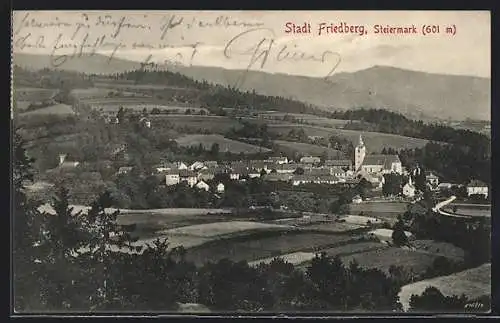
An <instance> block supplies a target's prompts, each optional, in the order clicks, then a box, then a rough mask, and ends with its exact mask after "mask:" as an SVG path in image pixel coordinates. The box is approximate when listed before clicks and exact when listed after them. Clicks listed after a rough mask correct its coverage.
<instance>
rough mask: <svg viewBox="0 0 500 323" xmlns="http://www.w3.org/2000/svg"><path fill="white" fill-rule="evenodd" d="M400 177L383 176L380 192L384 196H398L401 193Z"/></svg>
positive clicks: (395, 175) (392, 175)
mask: <svg viewBox="0 0 500 323" xmlns="http://www.w3.org/2000/svg"><path fill="white" fill-rule="evenodd" d="M402 181H403V179H402V176H401V175H398V174H385V175H384V184H383V186H382V192H383V194H384V195H385V196H390V195H399V193H401V184H402Z"/></svg>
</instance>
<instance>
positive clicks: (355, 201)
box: [352, 195, 363, 204]
mask: <svg viewBox="0 0 500 323" xmlns="http://www.w3.org/2000/svg"><path fill="white" fill-rule="evenodd" d="M361 202H363V199H362V198H361V196H359V195H356V196H355V197H353V198H352V203H355V204H359V203H361Z"/></svg>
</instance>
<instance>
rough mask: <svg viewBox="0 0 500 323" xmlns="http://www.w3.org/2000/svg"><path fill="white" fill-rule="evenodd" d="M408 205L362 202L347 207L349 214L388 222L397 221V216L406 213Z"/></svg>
mask: <svg viewBox="0 0 500 323" xmlns="http://www.w3.org/2000/svg"><path fill="white" fill-rule="evenodd" d="M407 206H408V203H405V202H362V203H359V204H356V203H352V204H350V205H349V207H350V213H352V214H360V213H361V212H363V214H364V215H366V216H371V217H375V218H379V219H383V220H387V221H388V222H393V221H396V220H397V217H398V215H400V214H401V215H402V214H403V213H405V212H406V208H407Z"/></svg>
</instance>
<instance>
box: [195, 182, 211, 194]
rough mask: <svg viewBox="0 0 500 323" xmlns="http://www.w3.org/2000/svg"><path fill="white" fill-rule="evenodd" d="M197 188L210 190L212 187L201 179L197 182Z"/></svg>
mask: <svg viewBox="0 0 500 323" xmlns="http://www.w3.org/2000/svg"><path fill="white" fill-rule="evenodd" d="M196 188H199V189H200V190H205V191H207V192H208V190H209V189H210V186H208V184H207V183H205V182H204V181H199V182H198V183H197V184H196Z"/></svg>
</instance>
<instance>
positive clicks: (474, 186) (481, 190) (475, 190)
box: [467, 180, 488, 198]
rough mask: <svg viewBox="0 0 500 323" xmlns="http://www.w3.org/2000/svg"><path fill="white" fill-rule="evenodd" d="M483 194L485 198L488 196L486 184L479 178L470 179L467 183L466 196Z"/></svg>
mask: <svg viewBox="0 0 500 323" xmlns="http://www.w3.org/2000/svg"><path fill="white" fill-rule="evenodd" d="M476 194H477V195H484V197H485V198H487V197H488V185H486V183H483V182H481V181H479V180H472V181H471V182H470V183H469V184H468V185H467V196H471V195H476Z"/></svg>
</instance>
